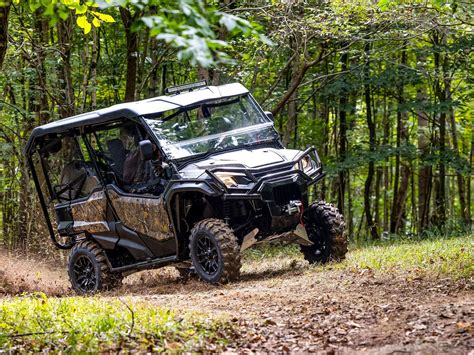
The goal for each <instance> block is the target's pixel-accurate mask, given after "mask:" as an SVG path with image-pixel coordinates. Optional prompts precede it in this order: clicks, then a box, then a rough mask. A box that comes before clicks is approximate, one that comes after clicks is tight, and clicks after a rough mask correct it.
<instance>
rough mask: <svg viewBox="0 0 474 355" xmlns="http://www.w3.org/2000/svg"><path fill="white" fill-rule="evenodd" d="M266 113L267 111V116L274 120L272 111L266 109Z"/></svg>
mask: <svg viewBox="0 0 474 355" xmlns="http://www.w3.org/2000/svg"><path fill="white" fill-rule="evenodd" d="M264 113H265V115H267V117H268V118H269V119H271V120H272V121H274V118H273V113H271V112H270V111H265V112H264Z"/></svg>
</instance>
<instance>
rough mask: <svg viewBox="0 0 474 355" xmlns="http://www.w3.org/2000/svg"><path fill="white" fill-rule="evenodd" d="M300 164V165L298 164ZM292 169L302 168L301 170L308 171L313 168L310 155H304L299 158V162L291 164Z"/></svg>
mask: <svg viewBox="0 0 474 355" xmlns="http://www.w3.org/2000/svg"><path fill="white" fill-rule="evenodd" d="M300 164H301V165H300ZM293 169H295V170H297V169H302V170H303V171H309V170H312V169H313V162H312V161H311V157H310V156H309V155H306V156H305V157H304V158H303V159H301V160H300V162H299V163H296V164H295V165H294V166H293Z"/></svg>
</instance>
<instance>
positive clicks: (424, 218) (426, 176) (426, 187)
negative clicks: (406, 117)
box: [417, 91, 431, 233]
mask: <svg viewBox="0 0 474 355" xmlns="http://www.w3.org/2000/svg"><path fill="white" fill-rule="evenodd" d="M417 101H418V102H419V103H422V102H424V101H425V97H424V95H423V93H422V92H421V91H419V92H418V94H417ZM417 116H418V150H419V151H420V155H421V157H420V166H419V169H418V233H422V232H423V231H424V230H425V229H426V228H427V227H428V225H429V206H430V195H431V167H430V166H429V165H425V163H424V162H423V160H424V157H425V156H426V155H428V154H429V138H428V116H427V114H426V113H425V112H423V111H419V112H418V114H417Z"/></svg>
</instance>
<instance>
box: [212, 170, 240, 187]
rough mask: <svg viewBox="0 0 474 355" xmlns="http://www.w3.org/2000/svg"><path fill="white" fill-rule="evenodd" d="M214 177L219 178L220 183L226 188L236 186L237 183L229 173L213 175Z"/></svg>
mask: <svg viewBox="0 0 474 355" xmlns="http://www.w3.org/2000/svg"><path fill="white" fill-rule="evenodd" d="M215 175H216V176H217V177H218V178H219V180H220V181H222V182H223V183H224V185H225V186H227V187H235V186H237V181H235V179H234V177H233V176H232V175H230V174H229V173H224V172H221V173H215Z"/></svg>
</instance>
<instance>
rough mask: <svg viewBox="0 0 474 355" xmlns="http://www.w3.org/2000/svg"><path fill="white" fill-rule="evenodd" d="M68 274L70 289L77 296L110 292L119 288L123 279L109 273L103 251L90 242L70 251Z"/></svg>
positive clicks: (86, 241) (84, 241)
mask: <svg viewBox="0 0 474 355" xmlns="http://www.w3.org/2000/svg"><path fill="white" fill-rule="evenodd" d="M68 274H69V280H70V282H71V286H72V289H73V290H74V291H75V292H76V293H77V294H79V295H85V294H94V293H97V292H100V291H104V290H111V289H113V288H115V287H118V286H120V285H121V284H122V278H123V276H122V275H121V274H117V273H112V272H110V270H109V267H108V265H107V262H106V258H105V254H104V251H103V250H102V248H101V247H100V246H99V245H98V244H97V243H95V242H93V241H91V240H83V241H81V242H79V243H77V244H76V245H75V246H74V247H73V248H72V249H71V252H70V254H69V259H68Z"/></svg>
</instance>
